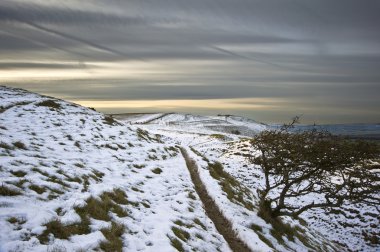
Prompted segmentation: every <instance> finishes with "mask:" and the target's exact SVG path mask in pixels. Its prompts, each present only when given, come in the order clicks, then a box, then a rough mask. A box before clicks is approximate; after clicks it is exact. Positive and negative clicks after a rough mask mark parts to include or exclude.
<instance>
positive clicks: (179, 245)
mask: <svg viewBox="0 0 380 252" xmlns="http://www.w3.org/2000/svg"><path fill="white" fill-rule="evenodd" d="M170 244H171V245H172V246H173V247H174V248H175V249H176V250H178V251H180V252H184V251H185V249H184V248H183V246H182V242H181V241H180V240H178V239H177V238H173V239H170Z"/></svg>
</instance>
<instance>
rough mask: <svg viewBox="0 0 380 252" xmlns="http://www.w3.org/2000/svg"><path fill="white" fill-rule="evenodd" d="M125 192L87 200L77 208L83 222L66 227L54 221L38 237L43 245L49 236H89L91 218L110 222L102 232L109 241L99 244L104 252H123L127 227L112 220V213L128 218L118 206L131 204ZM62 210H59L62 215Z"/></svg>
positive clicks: (117, 191) (47, 224)
mask: <svg viewBox="0 0 380 252" xmlns="http://www.w3.org/2000/svg"><path fill="white" fill-rule="evenodd" d="M126 197H127V196H126V195H125V193H124V191H122V190H121V189H114V190H113V191H111V192H104V193H102V194H101V195H100V196H99V199H98V198H94V197H90V198H88V199H87V200H86V204H85V205H84V206H82V207H76V208H75V211H76V212H77V214H78V215H79V216H80V218H81V221H80V222H77V223H74V224H70V225H64V224H63V223H62V222H61V221H60V220H59V219H53V220H51V221H49V222H47V223H45V227H46V229H45V230H44V232H43V233H42V234H41V235H39V236H38V239H39V240H40V242H41V243H43V244H46V243H48V241H49V235H50V234H52V235H54V237H55V238H59V239H68V238H70V236H72V235H81V234H89V233H90V232H91V229H90V217H91V218H94V219H97V220H103V221H107V222H110V227H109V228H103V229H101V230H100V231H101V232H102V233H103V235H104V237H105V238H106V239H107V241H103V242H101V243H100V244H99V247H100V248H101V249H102V250H103V251H122V247H123V242H122V240H121V236H122V234H123V233H124V230H125V227H124V225H122V224H119V223H117V222H115V221H113V220H112V219H111V216H110V215H109V213H110V212H114V213H115V214H117V215H118V216H119V217H125V216H127V213H126V211H125V210H124V209H123V208H122V207H121V206H119V205H118V204H127V203H129V202H128V201H127V199H126ZM61 211H62V209H57V213H60V212H61Z"/></svg>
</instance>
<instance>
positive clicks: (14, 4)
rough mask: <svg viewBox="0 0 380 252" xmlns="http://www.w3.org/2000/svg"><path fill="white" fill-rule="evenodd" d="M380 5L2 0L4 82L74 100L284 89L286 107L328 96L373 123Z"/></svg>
mask: <svg viewBox="0 0 380 252" xmlns="http://www.w3.org/2000/svg"><path fill="white" fill-rule="evenodd" d="M379 11H380V6H379V3H378V2H377V1H369V2H366V3H365V4H364V3H362V2H360V1H356V0H337V1H334V2H331V1H328V0H320V1H301V0H283V1H276V0H266V1H261V0H250V1H246V0H234V1H230V0H192V1H188V0H155V1H140V0H128V1H120V0H93V1H79V0H68V1H58V0H50V1H43V0H30V1H22V0H12V1H10V0H3V1H1V3H0V30H1V33H0V41H1V42H0V51H1V55H2V61H1V63H0V71H2V74H3V75H2V79H1V80H0V81H1V82H4V81H5V77H4V76H7V77H8V79H7V81H12V82H11V85H15V86H19V87H25V88H30V89H32V90H34V91H41V92H43V93H48V94H54V95H56V96H60V97H68V98H70V99H77V100H78V99H81V100H83V99H86V100H97V101H101V100H107V101H112V100H123V99H124V100H135V101H137V100H155V99H157V100H158V99H164V100H176V99H177V100H178V99H181V100H188V99H194V100H202V99H208V100H214V99H243V98H276V99H286V100H287V102H286V103H284V107H283V111H291V110H295V108H297V106H298V107H299V108H304V109H306V110H307V111H309V112H310V113H313V114H315V115H321V116H322V117H323V114H324V113H326V109H327V107H326V106H327V105H326V104H329V106H330V107H331V110H332V111H338V110H339V113H340V114H345V116H342V117H340V118H341V119H339V120H348V119H349V118H350V119H349V120H350V121H354V120H356V119H355V118H357V120H358V121H359V120H363V118H366V119H365V120H367V121H372V120H374V119H373V117H374V116H373V115H374V114H373V113H372V112H371V113H366V111H374V108H378V107H380V101H379V99H378V98H377V97H376V95H375V94H378V93H379V92H380V72H379V70H378V69H379V66H380V33H379V32H378V30H380V27H379V24H380V15H378V13H379ZM76 62H81V63H80V64H79V65H78V64H76ZM82 63H83V64H85V65H86V66H88V67H82V66H83V65H82ZM148 63H149V64H148ZM95 66H96V67H95ZM41 69H44V70H43V71H42V70H41ZM36 76H37V77H38V78H37V77H36ZM54 76H56V78H54ZM21 77H22V78H26V79H27V80H28V82H25V79H22V78H21ZM31 77H33V78H34V79H33V81H31ZM72 78H82V79H74V80H73V79H72ZM47 79H48V80H49V81H46V80H47ZM17 80H18V81H17ZM47 83H49V84H48V85H47ZM292 101H297V102H296V103H293V102H292ZM338 108H339V109H338ZM355 108H358V109H359V110H358V109H355ZM197 109H198V110H199V111H201V110H202V111H206V110H207V109H206V108H202V109H200V108H197ZM228 109H230V110H231V109H232V108H228ZM236 111H237V112H238V111H241V110H239V109H238V108H237V107H236ZM307 111H306V112H307ZM342 111H345V112H342ZM358 111H362V114H363V115H366V117H363V116H361V115H360V113H359V112H358ZM194 112H195V113H196V112H197V111H194ZM267 112H268V113H270V114H272V115H273V116H272V118H274V117H275V115H278V116H279V117H280V116H283V115H284V112H281V110H280V109H279V110H277V111H276V112H274V111H273V110H270V111H267ZM244 113H246V112H244ZM337 113H338V112H337ZM350 113H351V114H352V116H351V117H350V116H349V115H350ZM377 115H378V117H380V115H379V114H377ZM328 118H330V119H331V118H332V116H331V115H330V116H329V117H328Z"/></svg>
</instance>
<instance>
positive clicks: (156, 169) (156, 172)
mask: <svg viewBox="0 0 380 252" xmlns="http://www.w3.org/2000/svg"><path fill="white" fill-rule="evenodd" d="M152 172H153V173H154V174H160V173H161V172H162V170H161V169H160V168H155V169H153V170H152Z"/></svg>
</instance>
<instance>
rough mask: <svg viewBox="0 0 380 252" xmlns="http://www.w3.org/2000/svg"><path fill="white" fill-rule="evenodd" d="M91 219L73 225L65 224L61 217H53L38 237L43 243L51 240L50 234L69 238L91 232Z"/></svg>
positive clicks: (59, 237) (60, 237)
mask: <svg viewBox="0 0 380 252" xmlns="http://www.w3.org/2000/svg"><path fill="white" fill-rule="evenodd" d="M89 224H90V221H89V220H87V221H83V219H82V221H81V222H79V223H74V224H71V225H64V224H63V223H62V222H61V221H60V220H59V219H53V220H51V221H49V222H47V223H45V224H44V226H45V227H46V229H45V230H44V231H43V232H42V234H40V235H39V236H38V237H37V238H38V239H39V240H40V242H41V243H42V244H47V243H48V242H49V235H50V234H53V235H54V237H55V238H58V239H68V238H69V237H70V236H72V235H81V234H89V233H90V232H91V230H90V227H89Z"/></svg>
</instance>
